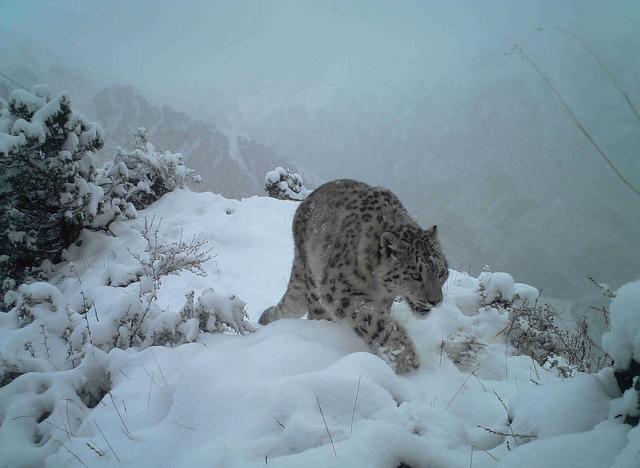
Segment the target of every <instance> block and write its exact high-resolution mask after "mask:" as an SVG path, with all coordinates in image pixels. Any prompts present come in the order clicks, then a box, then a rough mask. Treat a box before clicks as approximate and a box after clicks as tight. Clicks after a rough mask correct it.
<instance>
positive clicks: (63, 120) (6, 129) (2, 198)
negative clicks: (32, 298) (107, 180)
mask: <svg viewBox="0 0 640 468" xmlns="http://www.w3.org/2000/svg"><path fill="white" fill-rule="evenodd" d="M2 106H3V107H2V108H1V109H0V167H1V168H2V171H1V172H0V245H2V246H3V250H2V252H1V254H0V277H1V279H0V281H1V284H0V292H3V291H7V290H9V289H11V288H14V287H16V286H17V285H19V284H20V282H22V280H23V279H24V278H25V276H26V275H27V274H28V273H29V272H30V269H31V268H33V267H37V266H39V265H40V264H41V263H42V262H43V261H45V260H50V261H58V260H59V259H60V255H61V253H62V250H63V249H64V248H66V247H68V246H69V245H70V244H71V243H72V242H74V241H75V240H76V239H77V237H78V235H79V234H80V232H81V231H82V229H83V228H84V227H86V226H89V225H90V224H91V223H92V221H93V218H94V217H95V216H96V215H97V213H98V205H99V204H100V202H101V200H102V197H103V191H102V188H101V187H100V186H99V185H98V184H97V183H96V169H95V167H94V164H93V161H92V159H91V155H92V153H93V152H94V151H97V150H99V149H101V148H102V146H103V140H104V138H103V135H102V130H101V129H100V127H99V126H98V125H97V124H95V123H94V122H90V121H88V120H86V119H85V118H84V117H82V116H81V115H80V114H78V113H76V112H74V111H73V109H72V108H71V100H70V99H69V96H68V95H66V94H60V95H58V96H55V97H51V96H50V93H49V90H48V88H47V87H45V86H41V85H39V86H36V87H34V88H33V90H32V91H31V92H27V91H24V90H17V91H14V92H13V93H12V94H11V96H10V98H9V102H8V104H7V105H6V107H4V105H2Z"/></svg>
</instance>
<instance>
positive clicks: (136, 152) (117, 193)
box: [98, 127, 200, 225]
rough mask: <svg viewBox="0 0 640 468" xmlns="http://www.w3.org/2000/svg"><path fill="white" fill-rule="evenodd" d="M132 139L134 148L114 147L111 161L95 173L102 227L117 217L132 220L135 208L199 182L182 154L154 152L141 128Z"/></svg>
mask: <svg viewBox="0 0 640 468" xmlns="http://www.w3.org/2000/svg"><path fill="white" fill-rule="evenodd" d="M134 137H135V148H134V149H133V150H131V151H128V150H125V149H123V148H118V150H117V151H116V154H115V157H114V159H113V161H108V162H107V163H106V164H105V166H104V167H103V168H102V169H101V170H100V172H99V174H98V183H99V184H100V186H101V187H102V188H103V190H104V191H105V194H106V197H105V202H104V205H103V209H102V211H103V214H102V216H103V218H104V219H102V220H101V224H102V225H105V224H108V223H110V221H112V220H114V219H117V218H125V219H126V218H134V217H135V216H136V209H138V210H140V209H142V208H145V207H147V206H149V205H150V204H151V203H153V202H154V201H156V200H158V199H159V198H160V197H161V196H163V195H164V194H165V193H168V192H171V191H172V190H175V189H177V188H183V187H185V186H186V184H187V183H188V182H199V181H200V176H198V175H197V174H196V173H195V171H194V170H192V169H188V168H187V167H186V166H185V165H184V160H183V156H182V154H180V153H171V152H170V151H165V152H159V151H156V149H155V147H154V146H153V144H151V143H150V142H149V141H148V140H147V130H146V129H145V128H143V127H141V128H139V129H138V130H137V131H136V133H135V134H134Z"/></svg>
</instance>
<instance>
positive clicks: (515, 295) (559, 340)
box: [478, 267, 611, 375]
mask: <svg viewBox="0 0 640 468" xmlns="http://www.w3.org/2000/svg"><path fill="white" fill-rule="evenodd" d="M478 283H479V286H478V294H479V296H480V301H481V305H482V306H483V307H492V308H499V309H501V310H505V311H506V312H508V314H509V323H508V325H507V326H506V327H505V329H504V330H503V333H505V335H506V336H507V341H508V343H509V344H510V345H512V346H513V347H514V349H516V350H517V351H518V352H519V353H521V354H524V355H526V356H530V357H532V358H533V359H535V360H536V362H537V363H538V364H540V365H541V366H551V367H555V368H557V369H558V370H559V371H560V372H562V373H563V374H565V375H573V374H574V373H575V372H576V371H579V372H596V371H598V370H600V369H602V368H603V367H606V366H608V365H610V364H611V360H610V359H609V357H608V356H607V355H606V353H604V352H603V351H601V350H600V349H599V347H598V346H597V345H596V344H595V343H594V342H593V340H592V338H591V337H590V335H589V326H588V322H587V321H586V320H585V319H584V318H583V319H581V320H579V321H578V322H577V323H576V324H575V326H574V327H571V328H568V327H567V326H565V325H564V324H563V323H561V321H560V318H559V316H558V312H557V311H556V309H555V308H554V307H553V306H552V305H551V304H549V303H546V302H541V301H538V296H539V293H538V290H537V289H535V288H533V287H531V286H528V285H524V284H519V283H514V281H513V278H512V277H511V275H509V274H507V273H492V272H490V271H489V268H488V267H485V271H483V272H482V273H481V274H480V276H478Z"/></svg>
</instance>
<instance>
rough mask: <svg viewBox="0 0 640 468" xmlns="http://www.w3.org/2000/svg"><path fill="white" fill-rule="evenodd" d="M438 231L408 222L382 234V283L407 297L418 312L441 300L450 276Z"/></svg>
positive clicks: (390, 291) (427, 309) (427, 310)
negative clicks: (444, 285) (394, 230)
mask: <svg viewBox="0 0 640 468" xmlns="http://www.w3.org/2000/svg"><path fill="white" fill-rule="evenodd" d="M437 231H438V228H437V226H433V227H431V228H429V229H427V230H422V229H420V228H419V227H417V226H411V225H408V226H403V227H402V228H401V229H400V230H398V231H396V232H390V231H385V232H383V233H382V234H381V235H380V265H381V267H382V272H383V275H382V283H383V286H384V287H385V288H386V290H387V291H388V292H389V293H391V294H395V295H397V296H402V297H404V298H405V299H406V300H407V302H408V303H409V305H410V306H411V308H412V309H413V311H414V312H416V313H417V314H419V315H426V314H427V312H429V311H430V310H431V308H432V307H435V306H437V305H439V304H440V303H441V302H442V285H443V284H444V282H445V281H446V280H447V277H448V276H449V270H448V266H447V260H446V259H445V257H444V254H443V253H442V249H441V248H440V243H439V242H438V237H437Z"/></svg>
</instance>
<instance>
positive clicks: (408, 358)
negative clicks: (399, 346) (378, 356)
mask: <svg viewBox="0 0 640 468" xmlns="http://www.w3.org/2000/svg"><path fill="white" fill-rule="evenodd" d="M394 364H395V371H396V374H398V375H399V374H406V373H407V372H412V371H414V370H416V369H417V368H418V367H420V360H419V359H418V356H417V355H416V353H415V351H414V350H413V349H412V347H409V348H405V350H403V351H402V352H401V353H400V354H398V355H397V356H395V360H394Z"/></svg>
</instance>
